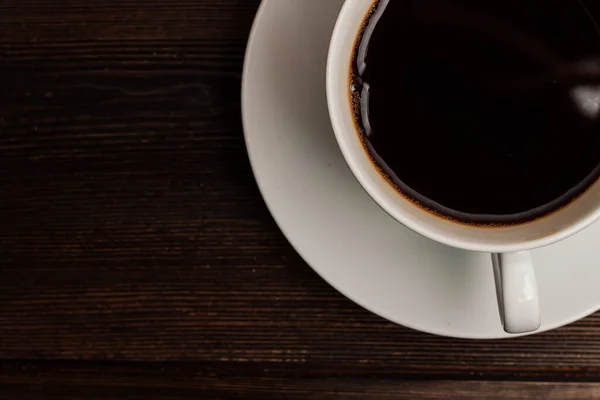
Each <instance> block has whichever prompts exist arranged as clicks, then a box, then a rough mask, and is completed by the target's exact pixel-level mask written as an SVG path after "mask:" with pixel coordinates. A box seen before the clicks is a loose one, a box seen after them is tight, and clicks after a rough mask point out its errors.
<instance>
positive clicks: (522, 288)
mask: <svg viewBox="0 0 600 400" xmlns="http://www.w3.org/2000/svg"><path fill="white" fill-rule="evenodd" d="M492 263H493V265H494V278H495V281H496V294H497V296H498V308H499V310H500V319H501V321H502V325H503V326H504V330H505V331H506V332H507V333H526V332H533V331H535V330H537V329H538V328H539V327H540V325H541V318H540V302H539V299H538V292H537V284H536V283H535V273H534V271H533V263H532V261H531V253H530V252H528V251H526V252H521V253H499V254H492Z"/></svg>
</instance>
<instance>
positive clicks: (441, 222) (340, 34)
mask: <svg viewBox="0 0 600 400" xmlns="http://www.w3.org/2000/svg"><path fill="white" fill-rule="evenodd" d="M373 5H374V2H373V1H372V0H346V2H345V4H344V6H343V8H342V10H341V12H340V15H339V17H338V21H337V23H336V26H335V29H334V32H333V36H332V39H331V45H330V49H329V58H328V63H327V100H328V104H329V113H330V116H331V122H332V125H333V129H334V132H335V136H336V139H337V142H338V144H339V147H340V149H341V151H342V153H343V155H344V158H345V159H346V162H347V163H348V165H349V167H350V169H351V170H352V172H353V173H354V175H355V176H356V179H357V180H358V181H359V182H360V184H361V185H362V186H363V188H364V189H365V190H366V192H367V193H368V194H369V195H370V196H371V197H372V198H373V200H374V201H376V202H377V203H378V204H379V205H380V206H381V207H382V208H383V209H384V210H385V211H386V212H388V213H389V214H390V215H391V216H392V217H394V218H395V219H396V220H398V221H399V222H401V223H402V224H404V225H405V226H406V227H408V228H410V229H412V230H413V231H415V232H417V233H420V234H421V235H423V236H426V237H428V238H430V239H432V240H435V241H437V242H440V243H443V244H446V245H449V246H453V247H457V248H460V249H465V250H471V251H478V252H486V253H491V255H492V261H493V266H494V269H495V271H494V272H495V277H496V289H497V294H498V306H499V309H500V318H501V321H502V322H503V326H504V329H505V331H506V332H509V333H525V332H531V331H535V330H537V329H538V328H539V327H540V324H541V316H540V306H539V299H538V294H537V286H536V281H535V274H534V268H533V264H532V261H531V255H530V251H531V250H533V249H536V248H539V247H543V246H547V245H550V244H552V243H555V242H558V241H560V240H562V239H565V238H567V237H569V236H571V235H573V234H575V233H577V232H578V231H580V230H582V229H584V228H585V227H587V226H588V225H590V224H591V223H593V222H594V221H595V220H596V219H598V218H599V217H600V185H599V184H598V181H596V182H595V183H594V184H593V185H592V186H591V187H590V188H589V189H588V190H587V191H586V192H585V193H584V194H582V195H581V196H579V197H578V198H577V199H576V200H574V201H572V202H571V203H570V204H568V205H567V206H565V207H563V208H562V209H559V210H558V211H556V212H554V213H552V214H550V215H547V216H545V217H543V218H540V219H537V220H535V221H532V222H528V223H523V224H517V225H511V226H506V227H497V228H493V227H477V226H470V225H466V224H460V223H457V222H453V221H451V220H448V219H443V218H440V217H438V216H436V215H434V214H432V213H429V212H427V211H425V210H424V209H422V208H419V207H418V206H416V205H414V203H413V202H411V201H409V200H408V199H406V198H405V197H403V196H402V195H400V194H399V193H398V192H397V191H396V189H394V188H393V187H392V186H391V185H390V184H389V183H388V182H387V180H386V179H385V178H384V177H383V176H382V175H381V174H380V173H379V172H378V170H377V169H376V167H375V165H373V163H372V161H371V159H370V158H369V156H368V153H367V152H366V150H365V148H364V146H363V144H362V142H361V140H360V136H359V133H358V132H357V129H356V127H355V123H354V119H353V114H352V110H351V107H350V98H349V93H350V81H351V80H350V73H351V68H350V65H351V62H352V58H353V50H354V46H355V42H356V39H357V35H358V33H359V31H360V29H361V26H362V24H363V22H364V21H365V18H366V16H367V13H368V12H369V11H370V10H371V9H372V7H373ZM401 112H402V110H398V113H399V115H401ZM566 134H568V133H566ZM515 146H518V143H515ZM557 162H560V160H557ZM474 167H476V166H475V165H474ZM565 168H568V165H566V166H565ZM532 186H533V187H532V190H535V183H533V185H532ZM498 190H502V188H498ZM538 267H539V268H544V266H543V265H539V266H538ZM565 268H569V266H568V265H565ZM409 306H410V305H407V307H409Z"/></svg>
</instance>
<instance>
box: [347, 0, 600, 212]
mask: <svg viewBox="0 0 600 400" xmlns="http://www.w3.org/2000/svg"><path fill="white" fill-rule="evenodd" d="M365 1H366V0H365ZM594 1H596V0H594ZM596 2H597V3H600V2H598V1H596ZM594 7H596V8H595V10H594V9H592V5H589V7H586V5H585V4H584V3H583V2H581V1H579V0H380V1H378V2H376V3H375V4H374V6H373V10H372V12H371V13H370V14H369V16H368V17H367V20H366V21H365V24H364V27H363V29H362V31H361V33H360V35H359V37H358V39H357V46H356V51H355V56H354V60H353V65H352V70H353V80H354V81H353V82H352V89H351V93H350V96H351V101H352V104H353V107H354V110H355V116H356V120H357V126H359V128H360V129H359V130H360V131H361V135H362V136H363V140H364V143H365V147H366V149H367V150H368V152H369V154H370V155H371V156H372V158H373V160H374V162H375V164H376V165H377V166H378V167H379V169H380V171H381V172H382V174H384V175H385V176H386V178H388V180H389V181H390V182H391V183H392V184H393V185H395V187H396V188H397V189H398V190H399V191H400V192H401V193H402V194H404V195H406V196H407V197H409V198H411V199H412V200H414V201H416V202H417V203H419V204H420V205H421V206H422V207H424V208H427V209H430V210H432V211H433V212H435V213H438V214H441V215H443V216H446V217H449V218H451V219H454V220H458V221H462V222H466V223H476V224H512V223H519V222H525V221H529V220H533V219H536V218H539V217H541V216H543V215H546V214H548V213H551V212H553V211H555V210H557V209H558V208H560V207H562V206H564V205H566V204H567V203H569V202H570V201H572V200H573V199H574V198H576V197H577V196H579V195H580V194H581V193H583V192H584V191H585V190H586V189H587V188H589V186H590V185H591V184H592V183H594V181H595V180H596V178H597V177H598V175H599V172H600V123H599V122H600V78H599V77H600V31H599V29H598V27H597V26H596V24H595V22H594V14H596V17H597V18H598V21H600V7H598V6H594Z"/></svg>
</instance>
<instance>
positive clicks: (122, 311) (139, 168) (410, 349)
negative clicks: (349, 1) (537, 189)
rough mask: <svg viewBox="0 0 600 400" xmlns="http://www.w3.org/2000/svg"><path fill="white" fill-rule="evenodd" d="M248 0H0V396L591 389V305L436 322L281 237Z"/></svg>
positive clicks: (555, 395) (252, 5) (332, 395)
mask: <svg viewBox="0 0 600 400" xmlns="http://www.w3.org/2000/svg"><path fill="white" fill-rule="evenodd" d="M298 1H302V0H298ZM324 1H327V0H324ZM258 5H259V0H152V1H151V0H97V1H90V0H3V1H2V2H0V251H1V261H0V262H1V264H0V398H1V399H19V400H21V399H84V398H85V399H177V400H181V399H186V400H187V399H238V398H239V399H261V400H263V399H340V398H352V399H359V398H360V399H362V398H364V399H367V398H369V399H379V398H385V399H418V398H430V399H441V398H452V399H483V398H485V399H507V398H514V399H519V398H539V399H576V398H577V399H583V398H593V397H598V398H600V384H597V383H595V382H598V381H599V380H600V315H596V316H592V317H589V318H587V319H585V320H583V321H580V322H578V323H575V324H573V325H571V326H568V327H566V328H563V329H558V330H556V331H553V332H549V333H545V334H540V335H537V336H533V337H528V338H523V339H515V340H506V341H464V340H453V339H445V338H439V337H435V336H431V335H427V334H422V333H418V332H414V331H411V330H409V329H405V328H402V327H399V326H396V325H393V324H391V323H388V322H386V321H385V320H383V319H381V318H379V317H377V316H374V315H372V314H370V313H369V312H367V311H365V310H363V309H361V308H360V307H358V306H357V305H355V304H353V303H352V302H350V301H349V300H347V299H345V298H344V297H343V296H342V295H340V294H339V293H337V292H336V291H335V290H334V289H332V288H331V287H330V286H328V285H327V284H326V283H325V282H323V281H322V280H321V279H319V277H318V276H317V275H316V274H315V273H314V272H313V271H312V270H311V269H310V268H309V267H308V266H307V265H306V264H305V263H304V262H303V261H302V260H301V259H300V258H299V256H298V255H297V254H296V253H295V252H294V251H293V250H292V248H291V247H290V245H289V244H288V243H287V242H286V240H285V239H284V238H283V236H282V235H281V233H280V232H279V230H278V228H277V227H276V225H275V224H274V222H273V220H272V219H271V217H270V215H269V213H268V212H267V209H266V208H265V206H264V204H263V201H262V199H261V197H260V195H259V193H258V190H257V188H256V184H255V182H254V179H253V177H252V173H251V171H250V166H249V163H248V159H247V156H246V152H245V148H244V141H243V136H242V126H241V121H240V95H239V92H240V77H241V70H242V62H243V54H244V49H245V46H246V41H247V38H248V33H249V30H250V26H251V23H252V20H253V17H254V14H255V12H256V10H257V7H258Z"/></svg>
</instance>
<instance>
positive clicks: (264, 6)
mask: <svg viewBox="0 0 600 400" xmlns="http://www.w3.org/2000/svg"><path fill="white" fill-rule="evenodd" d="M273 1H276V0H263V1H262V2H261V4H260V5H259V7H258V10H257V12H256V14H255V17H254V21H253V24H252V28H251V31H250V35H249V38H248V41H247V46H246V51H245V54H244V65H243V71H242V82H241V104H240V106H241V114H242V127H243V133H244V142H245V145H246V152H247V154H248V159H249V162H250V166H251V169H252V173H253V175H254V178H255V180H256V184H257V186H258V189H259V192H260V194H261V197H262V198H263V201H264V202H265V205H266V207H267V209H268V210H269V213H270V214H271V216H272V217H273V219H274V221H275V223H276V224H277V226H278V228H279V229H280V230H281V232H282V234H283V235H284V237H285V238H286V240H287V241H288V242H289V243H290V245H291V246H292V248H293V249H294V250H295V251H296V252H297V253H298V254H299V255H300V257H301V258H302V259H303V260H304V262H306V264H307V265H308V266H310V267H311V269H312V270H313V271H315V272H316V273H317V275H318V276H319V277H320V278H321V279H323V280H324V281H325V282H327V284H329V285H330V286H331V287H332V288H334V289H335V290H337V291H338V292H339V293H341V294H342V295H343V296H344V297H346V298H347V299H349V300H350V301H352V302H353V303H355V304H357V305H358V306H360V307H362V308H364V309H366V310H368V311H369V312H371V313H373V314H375V315H377V316H379V317H381V318H384V319H386V320H387V321H390V322H393V323H395V324H397V325H400V326H403V327H406V328H410V329H413V330H416V331H420V332H425V333H429V334H432V335H437V336H442V337H451V338H457V339H473V340H486V339H511V338H517V337H523V336H530V335H535V334H539V333H543V332H547V331H550V330H553V329H556V328H560V327H563V326H565V325H569V324H571V323H573V322H576V321H578V320H581V319H583V318H585V317H588V316H590V315H592V314H594V313H595V312H597V311H598V310H600V303H599V304H597V305H596V306H593V307H590V308H587V309H586V310H584V311H581V312H579V313H577V314H575V315H574V316H572V317H571V318H568V319H564V320H560V321H558V322H556V323H553V324H547V325H545V324H544V322H543V320H542V326H541V327H540V329H538V330H537V331H534V332H528V333H522V334H509V333H504V334H498V333H492V334H491V335H484V334H481V335H479V334H472V333H469V332H457V331H452V332H444V331H443V330H442V329H438V330H436V329H432V328H431V327H430V326H426V325H421V324H419V323H418V322H417V323H415V322H414V321H412V322H411V321H406V320H402V319H401V318H398V316H396V315H391V313H389V312H387V311H384V310H380V309H379V307H377V306H373V305H369V304H367V302H368V300H366V299H362V298H358V296H354V295H353V294H351V293H349V292H348V291H346V289H344V288H342V287H341V285H338V284H336V283H335V282H333V281H332V280H330V279H328V278H327V277H326V276H325V274H324V272H322V271H321V270H320V268H319V267H318V266H315V265H313V264H312V263H311V262H309V261H308V260H309V259H310V257H308V256H307V255H306V254H305V252H304V251H303V249H301V248H300V246H298V245H297V244H296V243H295V242H294V241H293V240H292V235H291V234H290V233H289V232H288V230H287V229H286V227H285V226H284V224H283V223H282V222H281V217H280V216H279V215H278V213H277V212H276V211H275V207H274V206H273V205H272V204H271V202H270V200H269V195H268V190H267V189H266V187H265V185H264V181H261V175H260V173H259V172H257V171H258V168H257V167H256V163H257V161H256V160H255V155H253V151H252V150H251V149H252V147H253V146H252V144H251V143H250V139H249V134H248V132H249V128H248V126H249V122H248V121H249V118H250V117H249V115H248V111H247V108H248V107H247V105H246V104H248V102H249V101H250V96H249V94H248V91H249V89H248V86H249V78H248V76H249V69H250V63H249V61H250V60H251V57H252V51H253V48H254V47H255V43H256V42H257V41H258V38H257V36H258V34H257V33H258V29H259V26H260V25H261V24H262V22H263V21H262V20H263V19H264V16H265V14H266V12H267V10H268V8H269V5H270V4H271V3H272V2H273ZM340 9H341V6H340ZM381 211H382V212H385V211H384V210H383V209H382V210H381ZM398 223H399V222H398ZM428 240H429V239H428ZM464 251H468V250H464Z"/></svg>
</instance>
